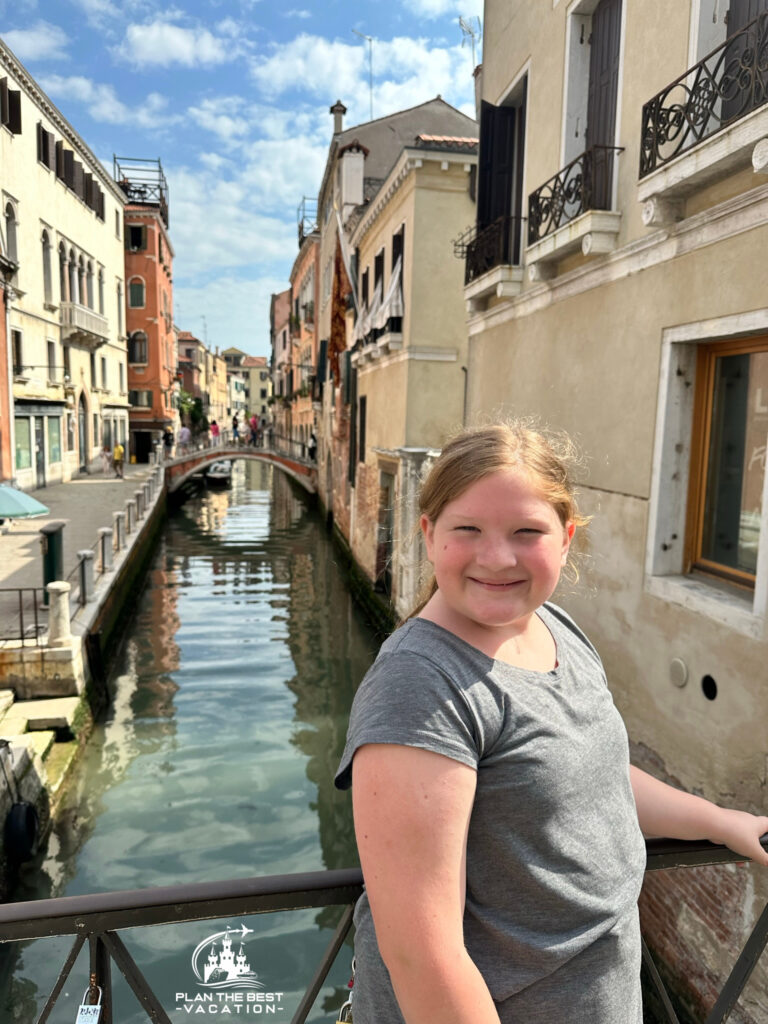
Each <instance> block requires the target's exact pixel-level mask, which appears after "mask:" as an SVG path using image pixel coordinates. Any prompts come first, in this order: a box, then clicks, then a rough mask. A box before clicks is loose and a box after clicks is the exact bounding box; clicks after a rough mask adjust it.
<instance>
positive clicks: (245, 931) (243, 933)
mask: <svg viewBox="0 0 768 1024" xmlns="http://www.w3.org/2000/svg"><path fill="white" fill-rule="evenodd" d="M249 933H251V934H252V933H253V928H246V927H245V925H241V926H240V937H241V938H242V939H244V938H245V936H246V935H248V934H249Z"/></svg>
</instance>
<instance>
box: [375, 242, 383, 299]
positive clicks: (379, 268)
mask: <svg viewBox="0 0 768 1024" xmlns="http://www.w3.org/2000/svg"><path fill="white" fill-rule="evenodd" d="M379 285H381V291H382V294H383V292H384V250H383V249H380V250H379V252H378V253H376V257H375V259H374V261H373V290H374V292H375V291H376V289H377V288H378V287H379Z"/></svg>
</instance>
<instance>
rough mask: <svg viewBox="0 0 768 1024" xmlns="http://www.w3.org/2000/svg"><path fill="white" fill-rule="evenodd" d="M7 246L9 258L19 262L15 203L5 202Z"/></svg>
mask: <svg viewBox="0 0 768 1024" xmlns="http://www.w3.org/2000/svg"><path fill="white" fill-rule="evenodd" d="M5 247H6V250H7V254H8V259H9V260H13V262H14V263H18V262H19V256H18V249H17V246H16V211H15V210H14V208H13V203H6V204H5Z"/></svg>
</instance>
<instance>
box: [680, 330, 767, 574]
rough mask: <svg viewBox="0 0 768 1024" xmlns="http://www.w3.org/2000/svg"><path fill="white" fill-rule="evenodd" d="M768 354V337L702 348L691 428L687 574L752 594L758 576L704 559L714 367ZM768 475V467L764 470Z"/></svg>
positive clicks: (697, 369) (715, 343) (713, 344)
mask: <svg viewBox="0 0 768 1024" xmlns="http://www.w3.org/2000/svg"><path fill="white" fill-rule="evenodd" d="M758 352H768V335H766V334H764V335H761V336H759V337H752V338H741V339H728V340H723V341H717V342H710V343H708V344H705V345H699V346H698V349H697V352H696V392H695V395H694V406H693V423H692V428H691V461H690V475H689V482H688V505H687V509H688V513H687V521H686V544H685V566H686V572H688V573H690V572H693V571H696V572H701V573H704V574H706V575H707V576H712V577H715V578H717V579H719V580H725V581H727V582H729V583H731V584H734V585H735V586H738V587H742V588H745V589H748V590H750V591H753V590H754V589H755V583H756V578H757V577H756V574H755V573H749V572H745V571H744V570H741V569H734V568H732V567H731V566H724V565H721V564H720V563H719V562H713V561H711V560H710V559H707V558H704V557H702V554H701V547H702V538H703V533H704V515H705V504H706V494H707V484H708V481H709V472H708V471H709V448H710V442H711V436H712V407H713V403H714V386H715V366H716V363H717V359H718V358H720V357H723V356H729V355H733V356H735V355H751V354H753V353H758ZM765 472H768V468H767V469H766V470H765Z"/></svg>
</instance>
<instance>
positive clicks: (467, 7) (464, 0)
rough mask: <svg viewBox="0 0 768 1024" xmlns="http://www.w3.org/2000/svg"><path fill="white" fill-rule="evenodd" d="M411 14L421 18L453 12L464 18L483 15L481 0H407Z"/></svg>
mask: <svg viewBox="0 0 768 1024" xmlns="http://www.w3.org/2000/svg"><path fill="white" fill-rule="evenodd" d="M407 4H408V10H409V12H410V13H411V14H415V15H417V16H418V15H420V16H421V17H422V18H442V17H445V16H446V15H451V14H454V15H456V16H457V17H459V16H462V17H464V18H469V17H475V16H478V17H480V18H482V16H483V0H407Z"/></svg>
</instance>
